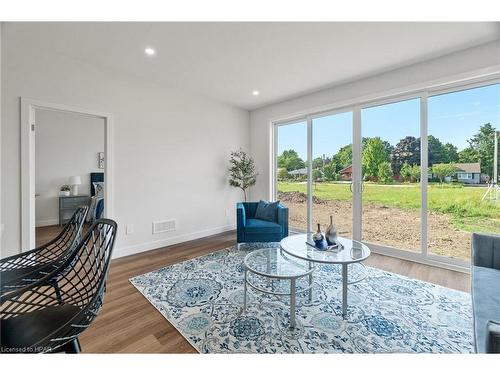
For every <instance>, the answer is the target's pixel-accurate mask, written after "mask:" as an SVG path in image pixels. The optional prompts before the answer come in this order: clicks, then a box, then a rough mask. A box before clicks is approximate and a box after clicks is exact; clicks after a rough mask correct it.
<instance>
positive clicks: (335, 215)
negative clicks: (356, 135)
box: [312, 112, 353, 238]
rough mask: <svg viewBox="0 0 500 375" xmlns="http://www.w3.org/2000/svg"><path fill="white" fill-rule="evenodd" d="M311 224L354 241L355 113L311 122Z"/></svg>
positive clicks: (325, 117) (335, 115) (336, 115)
mask: <svg viewBox="0 0 500 375" xmlns="http://www.w3.org/2000/svg"><path fill="white" fill-rule="evenodd" d="M312 134H313V139H312V155H313V160H312V180H313V181H312V193H313V200H312V217H313V219H312V222H313V225H317V224H320V225H321V228H323V230H325V229H326V227H327V226H328V225H329V224H330V216H332V219H333V222H334V224H335V225H336V227H337V228H338V231H339V235H341V236H345V237H349V238H352V233H353V232H352V185H351V184H352V112H346V113H339V114H334V115H328V116H322V117H318V118H314V119H312Z"/></svg>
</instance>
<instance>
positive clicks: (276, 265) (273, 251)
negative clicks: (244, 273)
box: [244, 248, 313, 279]
mask: <svg viewBox="0 0 500 375" xmlns="http://www.w3.org/2000/svg"><path fill="white" fill-rule="evenodd" d="M244 263H245V267H247V269H248V270H249V271H251V272H253V273H255V274H257V275H261V276H265V277H272V278H276V279H292V278H299V277H302V276H306V275H308V274H310V273H311V272H313V269H312V268H311V269H309V266H308V264H307V262H304V261H303V260H301V259H298V258H296V257H293V256H289V255H287V254H285V253H283V252H282V251H281V249H277V248H267V249H259V250H254V251H252V252H251V253H250V254H248V255H247V256H246V257H245V260H244Z"/></svg>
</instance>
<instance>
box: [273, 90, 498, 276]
mask: <svg viewBox="0 0 500 375" xmlns="http://www.w3.org/2000/svg"><path fill="white" fill-rule="evenodd" d="M499 132H500V83H498V81H496V82H493V83H489V84H487V85H486V84H484V85H482V86H480V85H478V84H475V86H469V87H466V88H463V89H462V90H458V89H457V88H456V87H451V86H450V88H449V89H448V90H446V89H443V88H441V89H440V91H437V89H433V90H428V91H425V90H424V91H421V92H418V93H415V94H413V95H412V96H405V97H401V98H392V99H391V100H390V101H389V100H386V101H381V102H370V103H356V104H355V105H353V106H352V107H350V108H349V109H347V110H344V111H338V112H330V113H327V114H311V115H309V116H306V117H305V118H304V119H303V120H301V121H295V122H289V123H282V124H276V125H275V133H274V134H275V138H276V139H275V150H274V152H275V155H276V159H275V164H276V168H275V170H274V175H275V177H276V178H275V191H276V198H277V199H280V200H281V201H283V203H284V204H285V205H287V206H288V207H289V208H290V227H291V228H292V229H295V230H299V231H314V230H316V224H318V223H319V224H321V227H322V229H323V230H324V229H325V228H326V226H327V225H328V224H329V222H330V216H332V217H333V221H334V223H335V224H336V225H337V227H338V230H339V233H340V235H342V236H345V237H351V238H354V239H361V240H362V241H364V242H366V243H368V244H369V245H371V247H372V250H374V251H376V252H380V253H384V254H388V255H397V256H400V257H403V258H405V257H406V258H408V259H414V260H421V261H424V262H429V263H433V264H437V265H440V264H447V265H448V266H457V267H464V268H466V267H467V266H468V262H470V242H471V241H470V239H471V233H472V232H488V233H497V234H499V233H500V192H499V191H498V190H495V189H498V181H497V185H495V184H493V175H494V173H493V168H494V165H493V164H494V159H495V158H494V139H495V134H499V135H498V137H500V133H499ZM497 169H498V166H497ZM493 190H495V191H494V192H493V193H492V191H493Z"/></svg>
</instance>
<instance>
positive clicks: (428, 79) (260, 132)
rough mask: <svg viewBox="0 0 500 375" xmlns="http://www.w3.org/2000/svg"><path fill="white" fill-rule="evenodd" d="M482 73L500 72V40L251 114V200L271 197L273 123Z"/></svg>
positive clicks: (264, 108)
mask: <svg viewBox="0 0 500 375" xmlns="http://www.w3.org/2000/svg"><path fill="white" fill-rule="evenodd" d="M478 71H480V72H481V73H483V72H484V73H485V72H491V71H497V72H498V71H500V41H496V42H493V43H488V44H485V45H482V46H479V47H474V48H470V49H468V50H465V51H461V52H457V53H453V54H450V55H447V56H444V57H441V58H438V59H434V60H430V61H427V62H424V63H420V64H415V65H411V66H408V67H405V68H401V69H397V70H394V71H391V72H388V73H385V74H379V75H376V76H373V77H370V78H366V79H362V80H359V81H356V82H352V83H347V84H344V85H341V86H336V87H332V88H330V89H327V90H322V91H318V92H316V93H312V94H309V95H304V96H301V97H298V98H295V99H292V100H288V101H285V102H282V103H278V104H274V105H270V106H267V107H263V108H259V109H256V110H254V111H251V112H250V145H251V147H250V150H251V154H252V155H253V156H254V158H255V162H256V165H257V166H258V168H259V172H260V175H259V179H258V180H257V184H256V186H255V187H253V188H252V190H251V192H250V196H251V199H252V200H256V199H269V198H270V158H269V155H270V149H271V145H270V142H271V141H270V136H271V131H270V129H271V126H270V123H271V121H276V120H278V119H280V118H284V117H288V116H291V115H296V114H297V115H298V114H304V113H307V112H310V111H312V110H317V109H319V108H321V109H326V107H329V106H330V107H332V106H337V105H342V104H346V103H347V102H352V101H357V100H360V101H361V100H362V99H368V98H370V99H374V98H375V97H377V96H378V95H379V94H380V93H388V92H391V91H392V92H393V93H394V94H396V93H397V92H400V91H401V90H404V89H414V88H417V87H422V84H423V85H427V84H428V83H429V84H430V83H433V82H437V81H442V80H444V81H447V80H450V81H453V80H454V79H456V78H457V77H458V76H462V75H463V74H464V73H467V72H478Z"/></svg>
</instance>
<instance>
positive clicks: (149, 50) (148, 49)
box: [144, 47, 156, 56]
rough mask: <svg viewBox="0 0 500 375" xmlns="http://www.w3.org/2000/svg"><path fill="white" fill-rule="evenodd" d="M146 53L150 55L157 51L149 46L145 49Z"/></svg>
mask: <svg viewBox="0 0 500 375" xmlns="http://www.w3.org/2000/svg"><path fill="white" fill-rule="evenodd" d="M144 53H145V54H146V55H148V56H153V55H154V54H155V53H156V51H155V50H154V49H153V48H151V47H147V48H146V49H144Z"/></svg>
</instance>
